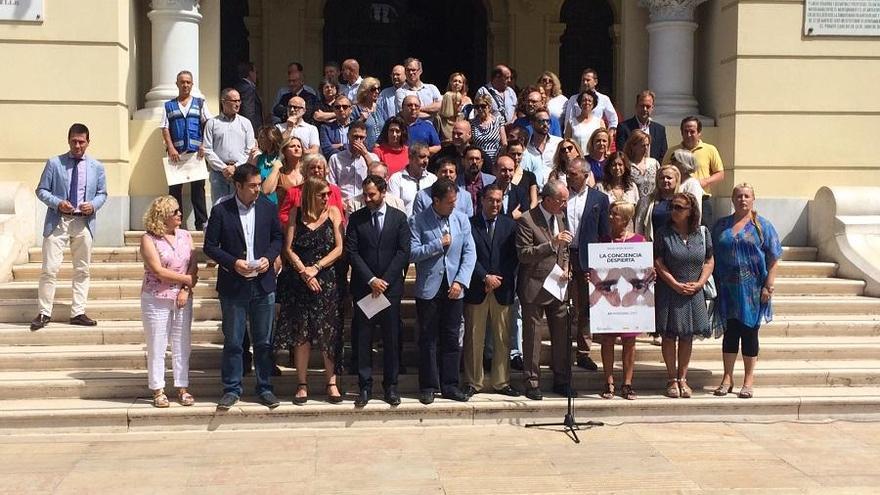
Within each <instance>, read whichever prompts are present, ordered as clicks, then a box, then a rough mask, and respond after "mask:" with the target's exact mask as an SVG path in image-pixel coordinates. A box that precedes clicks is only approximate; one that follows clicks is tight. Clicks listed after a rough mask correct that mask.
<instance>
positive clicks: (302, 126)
mask: <svg viewBox="0 0 880 495" xmlns="http://www.w3.org/2000/svg"><path fill="white" fill-rule="evenodd" d="M289 126H290V124H288V123H287V121H284V122H282V123H280V124H275V128H276V129H278V130H279V131H281V133H282V134H284V133H285V132H288V131H289V129H288V127H289ZM293 135H294V136H296V137H298V138H299V140H300V141H302V145H303V153H306V152H308V149H309V148H311V147H312V146H315V147H317V148H318V149H320V148H321V139H320V137H319V136H318V128H317V127H315V126H313V125H312V124H309V123H308V122H305V121H303V120H300V121H299V122H298V123H297V124H296V126H295V127H294V128H293Z"/></svg>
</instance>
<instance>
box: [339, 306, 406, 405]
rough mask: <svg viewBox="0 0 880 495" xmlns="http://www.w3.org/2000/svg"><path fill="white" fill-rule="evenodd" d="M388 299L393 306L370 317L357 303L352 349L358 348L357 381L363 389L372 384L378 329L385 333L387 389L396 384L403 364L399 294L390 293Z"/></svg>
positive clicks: (384, 359)
mask: <svg viewBox="0 0 880 495" xmlns="http://www.w3.org/2000/svg"><path fill="white" fill-rule="evenodd" d="M388 301H389V302H390V303H391V306H390V307H388V308H385V309H383V310H382V311H380V312H379V313H377V314H376V315H375V316H373V319H371V320H368V319H367V317H366V316H365V315H364V313H363V311H361V309H360V308H359V307H358V306H357V304H355V305H354V317H353V318H352V323H351V330H352V349H354V348H357V367H358V368H357V369H358V385H359V386H360V388H362V389H363V388H366V389H369V388H371V387H372V386H373V335H374V333H373V332H374V331H377V330H378V331H379V332H381V335H382V355H383V361H382V387H383V388H384V389H385V390H388V387H390V386H397V374H398V370H399V368H400V354H399V350H398V342H399V341H400V298H399V297H396V298H391V297H389V298H388ZM355 335H356V336H357V340H356V341H355V340H354V338H355V337H354V336H355Z"/></svg>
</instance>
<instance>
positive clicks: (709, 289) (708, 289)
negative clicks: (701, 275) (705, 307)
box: [700, 225, 718, 301]
mask: <svg viewBox="0 0 880 495" xmlns="http://www.w3.org/2000/svg"><path fill="white" fill-rule="evenodd" d="M708 230H709V229H707V228H706V226H705V225H700V233H701V234H703V247H704V248H705V247H706V238H707V237H708V235H707V234H706V232H707V231H708ZM705 257H706V253H705V251H704V252H703V258H704V259H705ZM703 296H704V297H705V298H706V300H707V301H708V300H711V299H715V298H716V297H718V288H717V287H715V276H714V275H709V279H708V280H706V284H705V285H704V286H703Z"/></svg>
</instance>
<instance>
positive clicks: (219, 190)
mask: <svg viewBox="0 0 880 495" xmlns="http://www.w3.org/2000/svg"><path fill="white" fill-rule="evenodd" d="M208 180H209V181H210V182H211V204H212V205H215V204H217V201H218V200H219V199H220V198H222V197H224V196H229V195H230V194H234V193H235V187H234V186H233V185H232V181H231V180H226V178H225V177H223V173H222V172H217V171H216V170H211V172H210V174H209V175H208ZM209 210H210V208H209Z"/></svg>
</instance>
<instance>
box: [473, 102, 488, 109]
mask: <svg viewBox="0 0 880 495" xmlns="http://www.w3.org/2000/svg"><path fill="white" fill-rule="evenodd" d="M474 106H475V107H477V108H479V109H480V110H485V109H487V108H489V105H486V104H485V103H481V104H479V105H474Z"/></svg>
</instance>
